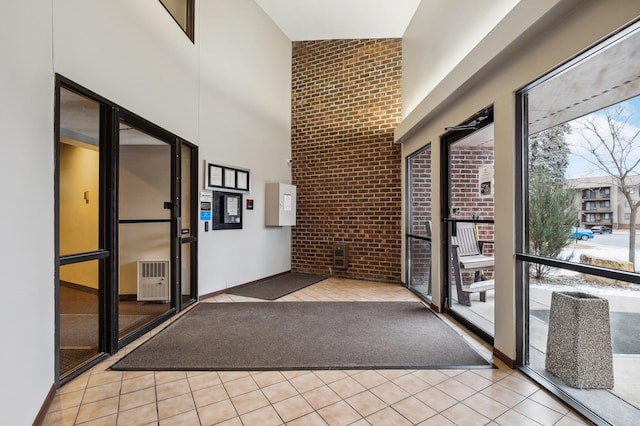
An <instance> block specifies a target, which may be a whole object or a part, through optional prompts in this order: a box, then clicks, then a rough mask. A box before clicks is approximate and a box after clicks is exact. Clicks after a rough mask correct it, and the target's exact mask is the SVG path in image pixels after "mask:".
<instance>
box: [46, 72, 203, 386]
mask: <svg viewBox="0 0 640 426" xmlns="http://www.w3.org/2000/svg"><path fill="white" fill-rule="evenodd" d="M61 89H65V90H69V91H72V92H74V93H77V94H79V95H81V96H83V97H86V98H88V99H91V100H93V101H95V102H97V103H99V104H100V150H99V161H100V167H99V169H100V170H99V191H100V195H99V212H100V213H99V248H100V249H99V250H96V251H92V252H89V253H81V254H75V255H69V256H61V255H60V251H59V244H60V225H59V220H60V214H59V208H60V201H59V198H60V192H59V191H60V190H59V184H60V163H59V155H60V153H59V143H60V91H61ZM54 114H55V115H54V119H55V129H54V155H55V172H54V208H55V212H54V220H55V226H54V239H55V244H54V245H55V249H54V250H55V251H54V255H55V273H54V280H55V285H54V288H55V290H54V297H55V303H54V305H55V339H54V341H55V351H54V353H55V356H54V362H55V367H54V371H55V384H56V386H58V387H59V386H61V385H63V384H65V383H67V382H68V381H70V380H72V379H73V378H75V377H77V376H78V375H80V374H82V373H83V372H85V371H86V370H88V369H89V368H91V367H92V366H94V365H95V364H97V363H99V362H100V361H102V360H104V359H105V358H107V357H109V355H112V354H114V353H116V352H117V351H118V350H119V349H120V348H122V347H124V346H126V345H127V344H128V343H130V342H132V341H133V340H135V339H137V338H138V337H140V336H141V335H143V334H144V333H146V332H148V331H150V330H151V329H153V328H154V327H156V326H157V325H158V324H160V323H162V322H163V321H165V320H166V319H167V318H169V317H170V316H172V315H175V314H176V313H177V312H180V311H181V310H182V309H184V308H185V307H187V306H189V305H190V304H192V303H194V302H195V301H196V299H197V289H198V286H197V240H198V228H197V223H198V222H197V182H198V179H197V176H198V174H197V173H198V171H197V168H198V148H197V146H195V145H193V144H191V143H189V142H188V141H186V140H184V139H182V138H180V137H178V136H176V135H174V134H173V133H171V132H168V131H166V130H164V129H162V128H161V127H159V126H156V125H154V124H153V123H151V122H149V121H147V120H145V119H144V118H142V117H140V116H138V115H136V114H134V113H132V112H130V111H127V110H126V109H124V108H121V107H120V106H118V105H116V104H114V103H112V102H111V101H109V100H107V99H105V98H103V97H101V96H100V95H98V94H96V93H94V92H92V91H91V90H88V89H86V88H85V87H83V86H81V85H79V84H77V83H75V82H73V81H71V80H69V79H67V78H65V77H64V76H61V75H59V74H56V76H55V110H54ZM120 119H123V120H124V121H126V122H128V123H131V124H132V125H135V126H136V127H137V128H138V129H140V130H143V131H145V132H147V133H149V134H150V135H153V136H154V137H156V138H158V139H160V140H162V141H163V142H166V143H167V144H169V145H170V147H171V155H172V157H171V158H172V160H173V161H171V176H172V185H171V198H172V209H171V210H172V211H171V236H172V238H171V271H172V282H171V292H172V293H171V295H172V298H171V299H172V302H171V309H170V310H169V311H168V312H166V313H164V314H162V315H160V316H159V317H157V318H155V319H154V320H153V321H151V322H149V323H147V324H145V325H144V326H142V327H141V328H139V329H138V330H136V331H135V332H134V333H131V334H129V335H127V336H124V338H122V339H119V336H118V332H117V330H118V250H117V247H118V222H117V221H118V214H117V213H118V148H119V144H118V143H119V137H118V135H119V122H120ZM182 146H187V147H189V149H190V153H191V170H190V172H189V176H187V178H188V179H190V181H191V185H190V189H191V209H190V213H191V223H192V226H193V229H192V232H191V236H190V237H189V238H188V242H189V243H191V262H190V266H191V268H192V269H191V273H190V277H191V283H190V288H191V298H190V300H188V301H186V302H184V303H183V301H182V299H181V297H180V288H181V286H180V274H181V267H182V265H181V259H180V257H181V244H182V242H183V241H182V239H181V238H180V229H179V220H178V218H179V217H180V214H181V210H180V200H181V178H182V176H181V163H180V158H181V152H182V150H181V147H182ZM185 242H186V241H185ZM87 260H98V261H99V275H100V278H99V290H98V293H99V307H98V311H99V349H98V350H99V354H98V355H97V356H96V357H94V358H93V359H92V360H91V361H89V362H87V363H85V364H83V365H81V366H80V367H79V368H78V369H75V370H72V371H71V372H69V373H68V374H65V375H64V376H62V377H61V376H60V369H59V361H60V359H59V358H60V355H59V347H60V289H59V286H60V273H59V268H60V266H63V265H67V264H72V263H77V262H81V261H87ZM107 323H108V324H107Z"/></svg>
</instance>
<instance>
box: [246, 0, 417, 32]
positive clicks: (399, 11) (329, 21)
mask: <svg viewBox="0 0 640 426" xmlns="http://www.w3.org/2000/svg"><path fill="white" fill-rule="evenodd" d="M420 1H421V0H255V2H256V3H257V4H258V5H259V6H260V7H261V8H262V9H263V10H264V11H265V13H266V14H267V15H269V16H270V17H271V19H272V20H273V21H274V22H275V23H276V25H278V27H280V29H281V30H282V31H283V32H284V33H285V34H286V35H287V37H289V39H290V40H291V41H305V40H331V39H365V38H400V37H402V35H403V34H404V32H405V30H406V29H407V26H408V25H409V22H410V21H411V18H412V17H413V15H414V14H415V12H416V9H417V8H418V5H419V4H420Z"/></svg>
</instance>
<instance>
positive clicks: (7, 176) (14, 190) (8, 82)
mask: <svg viewBox="0 0 640 426" xmlns="http://www.w3.org/2000/svg"><path fill="white" fill-rule="evenodd" d="M51 44H52V41H51V1H50V0H25V1H20V2H9V3H6V4H4V5H3V11H2V14H1V15H0V52H1V53H2V66H1V67H0V89H1V93H2V96H1V97H0V128H1V129H2V136H3V143H2V150H3V152H2V155H0V185H1V187H2V190H1V191H0V192H1V193H2V212H1V213H0V215H1V220H0V235H2V241H3V242H2V250H1V251H0V253H1V255H0V270H1V271H2V279H1V280H0V282H1V283H2V291H3V295H2V299H3V303H2V309H0V335H1V336H2V344H0V377H2V386H0V424H5V425H26V424H31V423H32V422H33V420H34V418H35V416H36V414H37V412H38V410H39V409H40V406H41V405H42V402H43V401H44V399H45V397H46V395H47V393H48V392H49V390H50V389H51V386H52V385H53V374H54V373H53V359H54V325H53V318H54V294H53V289H54V287H53V282H54V268H53V265H54V263H53V252H54V246H53V220H54V219H53V211H54V209H53V166H54V165H53V146H54V143H53V82H54V80H53V65H52V60H51Z"/></svg>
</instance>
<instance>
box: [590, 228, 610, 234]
mask: <svg viewBox="0 0 640 426" xmlns="http://www.w3.org/2000/svg"><path fill="white" fill-rule="evenodd" d="M591 232H593V233H594V234H610V233H611V228H610V227H608V226H592V227H591Z"/></svg>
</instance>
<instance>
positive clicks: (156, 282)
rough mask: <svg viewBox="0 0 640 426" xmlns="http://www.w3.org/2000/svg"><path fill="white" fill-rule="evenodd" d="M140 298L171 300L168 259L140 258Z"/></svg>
mask: <svg viewBox="0 0 640 426" xmlns="http://www.w3.org/2000/svg"><path fill="white" fill-rule="evenodd" d="M138 300H140V301H151V300H154V301H157V300H159V301H162V302H169V261H168V260H138Z"/></svg>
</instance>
